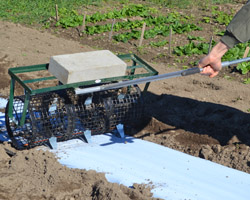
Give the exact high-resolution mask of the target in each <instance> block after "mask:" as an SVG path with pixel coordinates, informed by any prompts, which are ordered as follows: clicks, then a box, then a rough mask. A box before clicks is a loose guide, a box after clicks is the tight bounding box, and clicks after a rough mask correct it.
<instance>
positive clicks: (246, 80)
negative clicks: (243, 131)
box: [243, 78, 250, 112]
mask: <svg viewBox="0 0 250 200" xmlns="http://www.w3.org/2000/svg"><path fill="white" fill-rule="evenodd" d="M243 83H244V84H250V78H246V79H244V81H243ZM248 112H250V108H249V109H248Z"/></svg>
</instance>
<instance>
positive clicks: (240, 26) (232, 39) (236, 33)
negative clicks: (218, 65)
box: [221, 0, 250, 48]
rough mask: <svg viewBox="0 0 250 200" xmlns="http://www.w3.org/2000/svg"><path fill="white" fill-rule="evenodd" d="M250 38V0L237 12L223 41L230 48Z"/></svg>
mask: <svg viewBox="0 0 250 200" xmlns="http://www.w3.org/2000/svg"><path fill="white" fill-rule="evenodd" d="M249 40H250V0H249V1H248V2H247V3H246V4H245V5H244V6H243V7H242V8H241V9H240V10H239V11H238V12H237V13H236V15H235V16H234V18H233V19H232V21H231V22H230V23H229V25H228V26H227V29H226V32H225V34H224V36H222V38H221V41H222V42H223V43H224V44H226V45H227V46H228V47H229V48H233V47H234V46H235V45H236V44H238V43H245V42H247V41H249Z"/></svg>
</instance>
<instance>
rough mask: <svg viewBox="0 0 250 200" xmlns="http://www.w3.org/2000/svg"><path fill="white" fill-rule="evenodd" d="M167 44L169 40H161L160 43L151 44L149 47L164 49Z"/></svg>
mask: <svg viewBox="0 0 250 200" xmlns="http://www.w3.org/2000/svg"><path fill="white" fill-rule="evenodd" d="M167 43H168V41H167V40H161V41H158V42H150V43H149V45H150V46H152V47H163V46H165V45H166V44H167Z"/></svg>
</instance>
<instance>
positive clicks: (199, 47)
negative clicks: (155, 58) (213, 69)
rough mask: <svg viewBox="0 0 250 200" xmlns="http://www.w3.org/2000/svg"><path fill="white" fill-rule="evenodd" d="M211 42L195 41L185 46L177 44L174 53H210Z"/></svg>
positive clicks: (178, 54) (181, 54)
mask: <svg viewBox="0 0 250 200" xmlns="http://www.w3.org/2000/svg"><path fill="white" fill-rule="evenodd" d="M208 48H209V44H207V43H198V44H196V43H194V42H193V41H191V42H189V44H187V45H184V46H177V47H175V48H174V54H176V55H177V56H183V55H187V56H191V55H194V54H197V55H201V54H207V53H208Z"/></svg>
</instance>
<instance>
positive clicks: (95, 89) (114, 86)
mask: <svg viewBox="0 0 250 200" xmlns="http://www.w3.org/2000/svg"><path fill="white" fill-rule="evenodd" d="M247 61H250V57H247V58H242V59H238V60H232V61H225V62H222V63H221V66H222V67H227V66H229V65H235V64H238V63H241V62H247ZM202 71H203V69H202V68H198V67H194V68H190V69H186V70H181V71H177V72H171V73H166V74H160V75H155V76H149V77H145V78H139V79H135V80H128V81H122V82H119V83H111V84H108V85H101V86H95V87H89V88H84V89H79V88H78V89H75V93H76V94H87V93H92V92H99V91H104V90H110V89H117V88H122V87H126V86H129V85H135V84H142V83H147V82H153V81H159V80H163V79H168V78H174V77H179V76H188V75H191V74H196V73H200V72H202Z"/></svg>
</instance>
